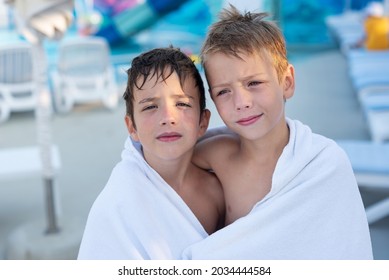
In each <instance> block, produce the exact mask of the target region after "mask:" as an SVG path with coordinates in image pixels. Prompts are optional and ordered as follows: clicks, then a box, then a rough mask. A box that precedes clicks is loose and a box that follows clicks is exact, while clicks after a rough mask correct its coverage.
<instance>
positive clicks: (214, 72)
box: [204, 51, 275, 78]
mask: <svg viewBox="0 0 389 280" xmlns="http://www.w3.org/2000/svg"><path fill="white" fill-rule="evenodd" d="M204 68H205V70H206V72H207V77H208V78H213V77H220V78H221V77H222V76H231V75H232V76H234V75H235V76H236V75H249V74H253V73H269V74H270V73H273V72H275V67H274V63H273V59H272V57H271V55H270V54H269V53H268V52H267V51H261V52H253V53H247V52H245V53H243V52H240V53H238V56H234V55H230V54H226V53H222V52H217V53H212V54H209V55H208V56H207V59H206V61H205V63H204Z"/></svg>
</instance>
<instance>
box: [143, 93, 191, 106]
mask: <svg viewBox="0 0 389 280" xmlns="http://www.w3.org/2000/svg"><path fill="white" fill-rule="evenodd" d="M173 97H175V98H183V97H184V98H189V99H193V100H194V99H195V98H194V97H193V96H191V95H187V94H174V95H173ZM156 99H158V97H147V98H144V99H142V100H140V101H139V102H138V104H143V103H147V102H153V101H155V100H156Z"/></svg>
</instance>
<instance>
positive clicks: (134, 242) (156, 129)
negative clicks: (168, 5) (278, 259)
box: [79, 47, 225, 259]
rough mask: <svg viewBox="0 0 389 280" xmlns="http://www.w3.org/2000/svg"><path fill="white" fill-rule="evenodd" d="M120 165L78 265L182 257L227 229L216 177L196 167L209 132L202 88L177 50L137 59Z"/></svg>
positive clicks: (94, 213)
mask: <svg viewBox="0 0 389 280" xmlns="http://www.w3.org/2000/svg"><path fill="white" fill-rule="evenodd" d="M123 97H124V99H125V101H126V107H127V113H126V116H125V123H126V126H127V129H128V132H129V134H130V136H131V138H132V141H131V140H127V142H126V144H125V149H124V151H123V153H122V161H121V162H119V163H118V164H117V166H116V167H115V168H114V170H113V171H112V174H111V177H110V179H109V181H108V183H107V185H106V187H105V188H104V190H103V191H102V193H101V194H100V195H99V197H98V198H97V200H96V201H95V203H94V205H93V207H92V209H91V211H90V214H89V217H88V222H87V225H86V229H85V233H84V237H83V240H82V244H81V248H80V252H79V259H178V258H180V256H181V253H182V251H183V249H184V248H185V247H187V246H189V245H191V244H193V243H195V242H197V241H199V240H202V239H203V238H205V237H206V236H208V234H211V233H213V232H215V231H216V230H217V229H219V228H220V227H221V226H222V225H223V224H224V213H225V210H224V196H223V192H222V188H221V186H220V183H219V181H218V179H217V178H216V177H215V176H214V175H213V174H212V173H209V172H207V171H204V170H202V169H200V168H199V167H197V166H195V165H194V164H193V163H192V162H191V159H192V154H193V150H194V145H195V144H196V141H197V140H198V138H199V137H200V136H202V135H203V134H204V133H205V131H206V129H207V127H208V121H209V117H210V112H209V111H208V110H206V109H205V96H204V86H203V82H202V79H201V76H200V74H199V72H198V70H197V68H196V66H195V65H194V63H193V61H191V59H190V58H189V57H188V56H186V55H185V54H184V53H182V52H181V51H180V50H179V49H175V48H172V47H170V48H160V49H154V50H151V51H149V52H146V53H143V54H141V55H139V56H138V57H136V58H135V59H134V60H133V61H132V64H131V68H130V69H129V70H128V84H127V88H126V91H125V93H124V96H123Z"/></svg>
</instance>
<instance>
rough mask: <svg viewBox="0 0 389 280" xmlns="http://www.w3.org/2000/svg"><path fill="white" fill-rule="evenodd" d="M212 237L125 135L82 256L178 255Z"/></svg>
mask: <svg viewBox="0 0 389 280" xmlns="http://www.w3.org/2000/svg"><path fill="white" fill-rule="evenodd" d="M206 236H208V234H207V233H206V232H205V230H204V228H203V227H202V225H201V224H200V222H199V221H198V220H197V218H196V217H195V216H194V214H193V213H192V212H191V210H190V209H189V207H188V206H187V205H186V204H185V202H184V201H183V200H182V199H181V197H180V196H179V195H178V194H177V193H176V192H175V191H174V190H173V189H172V188H171V187H170V186H169V185H168V184H167V183H166V182H165V181H164V180H163V179H162V178H161V177H160V176H159V174H158V173H157V172H155V171H154V170H153V169H152V168H151V167H150V166H149V165H148V164H147V162H146V161H145V160H144V158H143V156H142V154H141V152H140V146H139V145H138V144H137V143H132V142H131V140H130V139H127V141H126V144H125V149H124V151H123V152H122V160H121V161H120V162H119V163H118V164H117V165H116V167H115V168H114V169H113V171H112V174H111V177H110V178H109V181H108V183H107V185H106V186H105V188H104V189H103V191H102V192H101V194H100V195H99V197H98V198H97V200H96V201H95V203H94V204H93V206H92V209H91V211H90V214H89V217H88V221H87V225H86V229H85V232H84V236H83V240H82V243H81V247H80V252H79V256H78V258H79V259H179V258H181V254H182V251H183V250H184V248H186V247H188V246H189V245H191V244H193V243H195V242H198V241H200V240H202V239H203V238H205V237H206Z"/></svg>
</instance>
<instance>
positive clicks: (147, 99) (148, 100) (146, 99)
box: [138, 97, 156, 104]
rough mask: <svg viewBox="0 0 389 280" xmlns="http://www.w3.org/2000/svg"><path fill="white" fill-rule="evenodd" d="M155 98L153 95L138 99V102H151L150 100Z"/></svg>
mask: <svg viewBox="0 0 389 280" xmlns="http://www.w3.org/2000/svg"><path fill="white" fill-rule="evenodd" d="M155 99H156V98H155V97H147V98H144V99H142V100H140V101H139V102H138V104H143V103H147V102H152V101H154V100H155Z"/></svg>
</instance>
